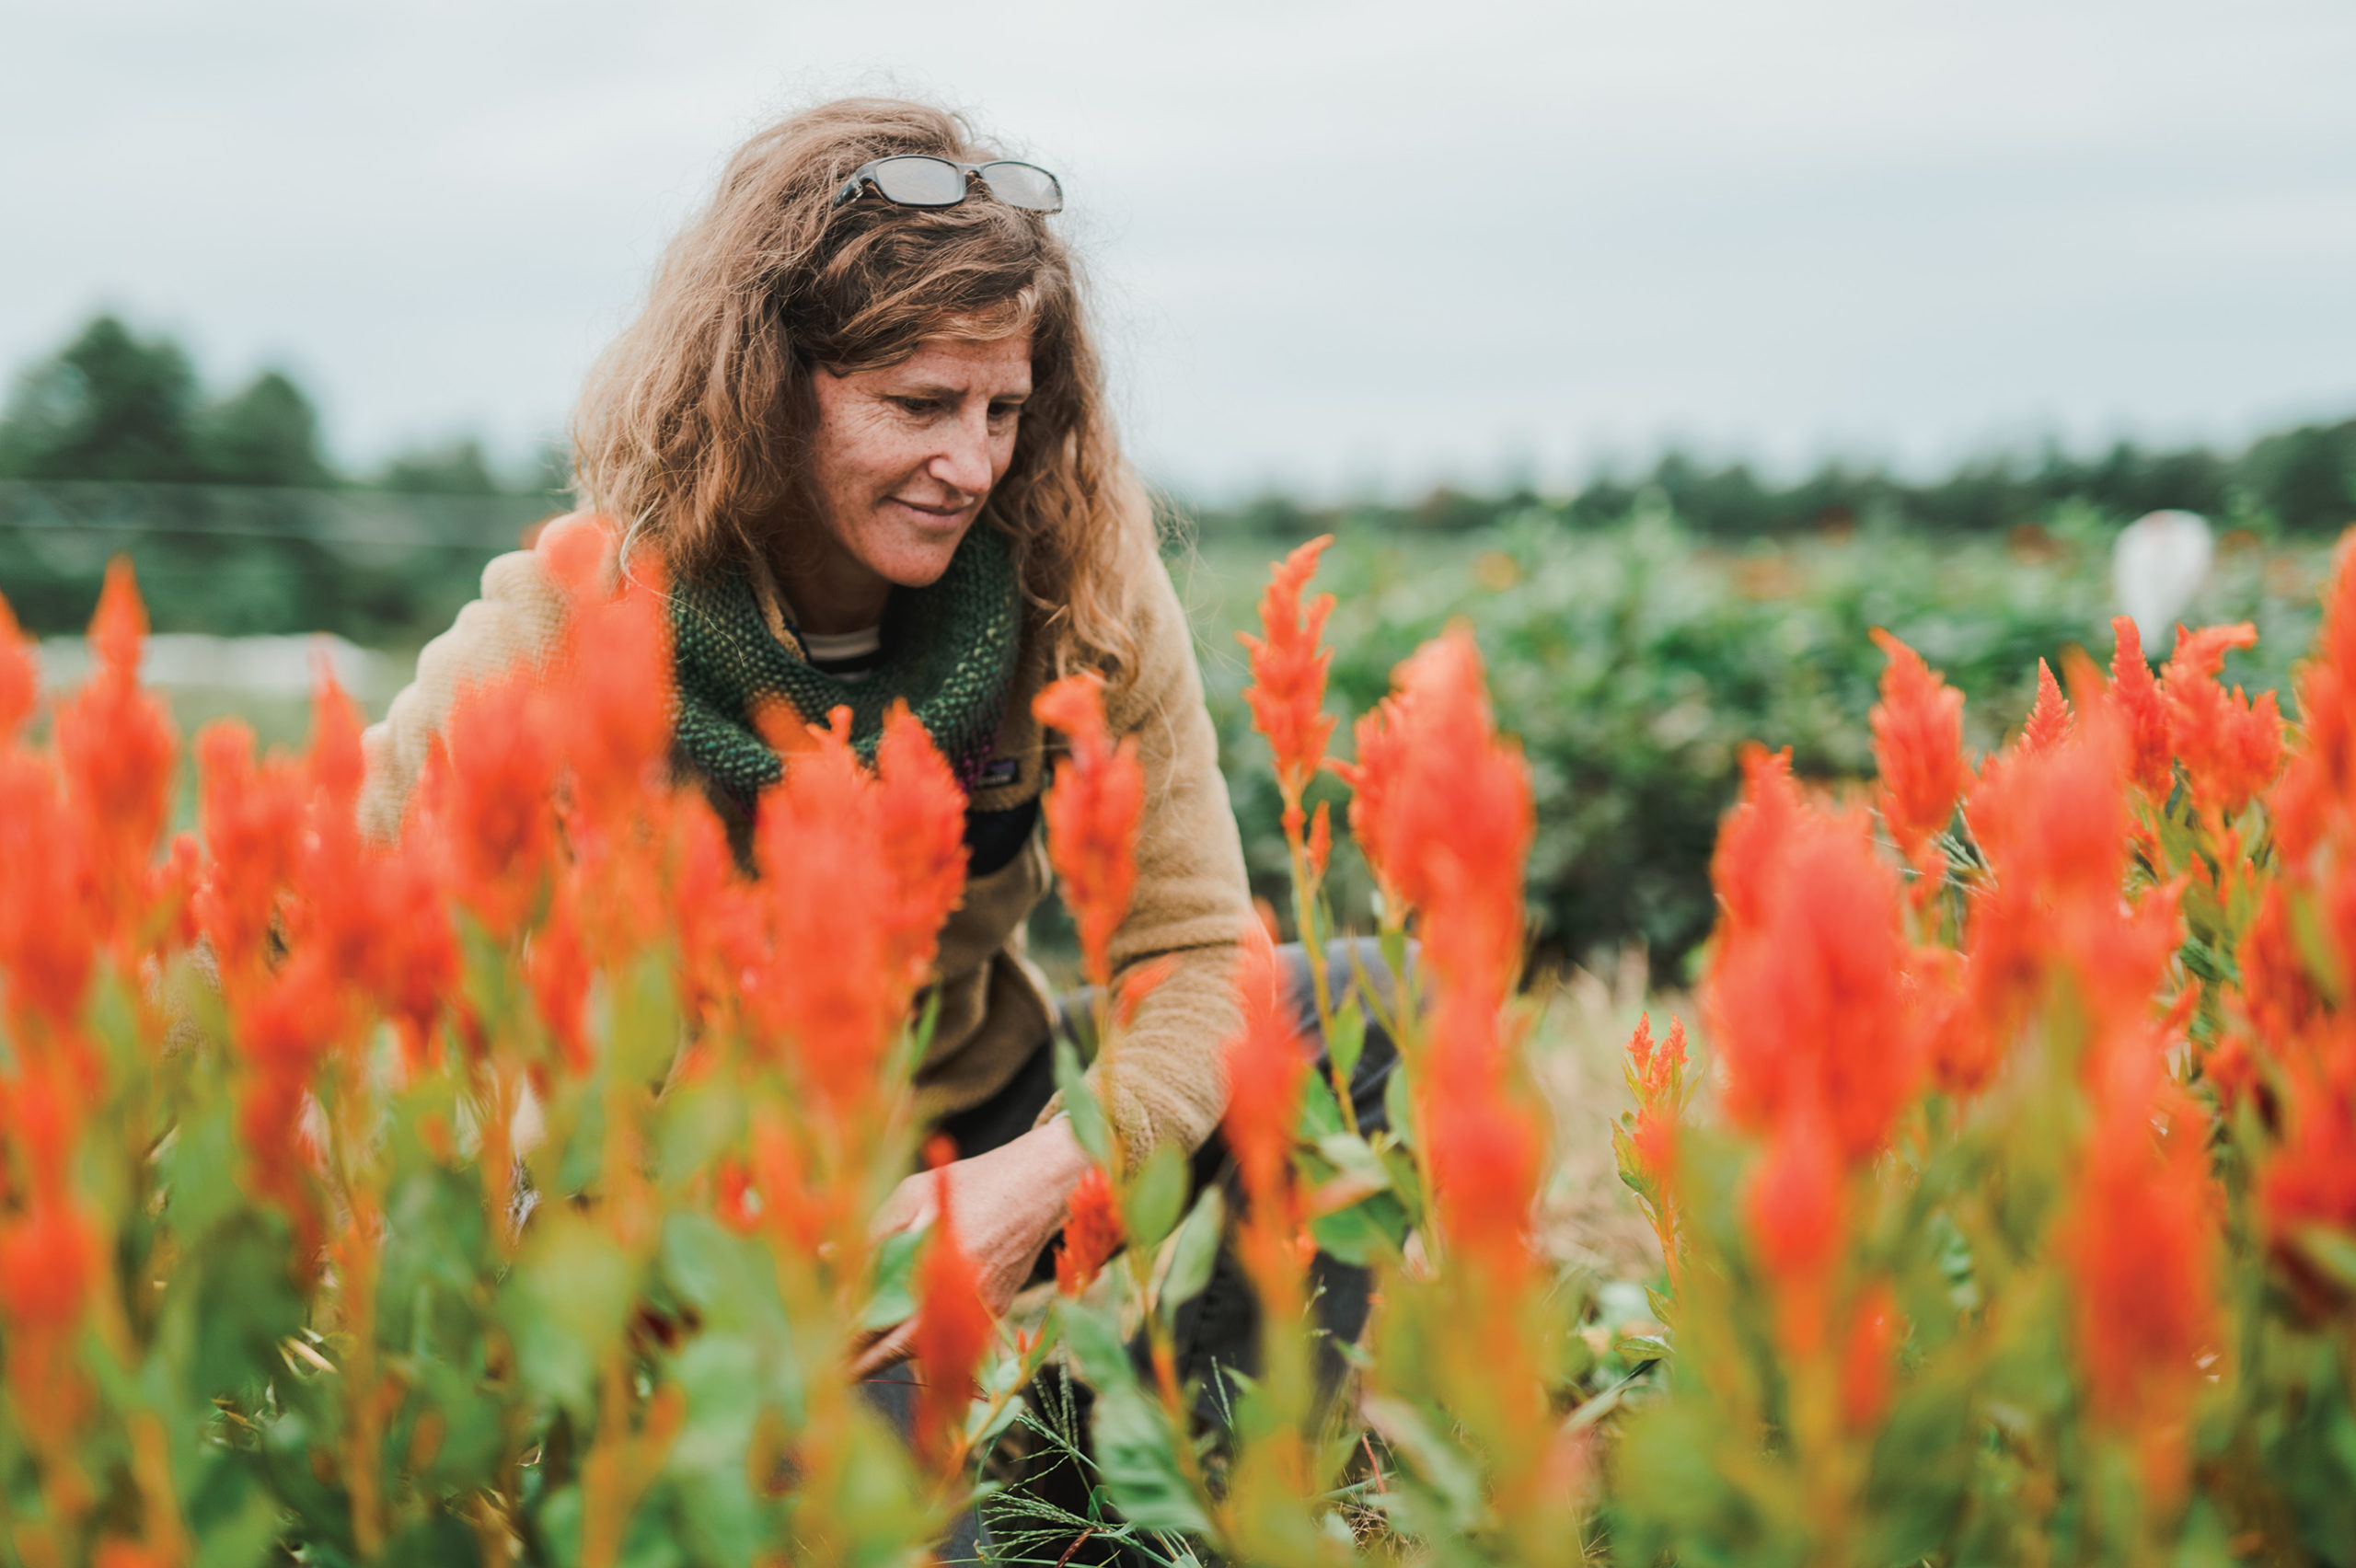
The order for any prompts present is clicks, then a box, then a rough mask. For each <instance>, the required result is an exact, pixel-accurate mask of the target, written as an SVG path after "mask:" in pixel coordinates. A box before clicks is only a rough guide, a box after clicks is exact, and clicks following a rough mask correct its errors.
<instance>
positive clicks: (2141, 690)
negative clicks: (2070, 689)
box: [2109, 616, 2175, 800]
mask: <svg viewBox="0 0 2356 1568" xmlns="http://www.w3.org/2000/svg"><path fill="white" fill-rule="evenodd" d="M2110 631H2111V636H2112V637H2113V638H2114V639H2115V640H2116V646H2115V648H2114V650H2113V651H2112V653H2111V656H2110V688H2109V697H2110V705H2111V708H2112V709H2113V710H2114V711H2116V712H2117V713H2118V715H2119V719H2120V720H2121V721H2122V722H2123V723H2124V725H2125V729H2126V735H2127V775H2128V777H2129V778H2132V779H2133V780H2134V781H2135V786H2136V788H2138V789H2140V790H2142V791H2143V792H2144V793H2145V794H2146V795H2149V796H2151V797H2152V798H2153V799H2154V800H2165V799H2166V798H2167V792H2168V781H2169V778H2170V777H2171V776H2172V774H2173V772H2174V765H2173V763H2172V761H2171V758H2173V757H2174V755H2175V752H2174V750H2173V748H2172V747H2171V745H2170V743H2169V737H2168V711H2167V702H2166V699H2165V698H2163V697H2162V696H2161V695H2160V686H2159V683H2158V682H2157V681H2155V680H2154V679H2153V678H2152V666H2151V664H2150V663H2148V662H2147V661H2146V660H2145V659H2144V657H2143V635H2142V632H2140V631H2138V630H2136V628H2135V622H2134V619H2133V617H2129V616H2117V617H2112V619H2111V623H2110Z"/></svg>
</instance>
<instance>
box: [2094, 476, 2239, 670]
mask: <svg viewBox="0 0 2356 1568" xmlns="http://www.w3.org/2000/svg"><path fill="white" fill-rule="evenodd" d="M2216 553H2217V547H2216V543H2215V541H2213V540H2212V539H2211V538H2210V536H2209V525H2208V523H2207V521H2206V520H2205V519H2203V518H2202V517H2201V516H2200V513H2193V512H2152V513H2145V514H2144V515H2142V516H2141V517H2138V518H2137V519H2135V521H2134V522H2132V523H2130V524H2129V525H2127V526H2126V527H2124V528H2122V529H2120V530H2119V542H2118V543H2117V544H2116V545H2114V546H2112V547H2111V552H2110V581H2111V587H2112V589H2113V591H2114V592H2116V593H2117V594H2118V595H2119V608H2120V609H2121V610H2123V611H2125V612H2126V614H2127V616H2128V617H2129V618H2130V619H2131V620H2133V621H2134V623H2135V629H2136V630H2137V631H2139V632H2141V633H2142V636H2143V651H2144V653H2145V654H2146V655H2147V656H2149V657H2151V658H2154V659H2161V658H2165V657H2166V656H2167V652H2168V650H2170V649H2171V648H2173V647H2175V646H2176V623H2177V617H2179V616H2181V615H2183V614H2184V610H2185V606H2186V605H2189V604H2191V603H2192V595H2193V594H2196V593H2199V592H2200V584H2201V582H2203V581H2204V580H2205V579H2206V578H2207V577H2208V575H2209V562H2210V561H2211V560H2212V559H2213V558H2214V557H2215V556H2216Z"/></svg>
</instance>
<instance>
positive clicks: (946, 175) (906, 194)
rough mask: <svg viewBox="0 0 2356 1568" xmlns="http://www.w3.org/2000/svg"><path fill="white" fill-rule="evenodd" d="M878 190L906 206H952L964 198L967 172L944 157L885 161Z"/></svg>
mask: <svg viewBox="0 0 2356 1568" xmlns="http://www.w3.org/2000/svg"><path fill="white" fill-rule="evenodd" d="M872 174H873V176H874V179H875V188H876V189H877V190H881V191H882V192H883V194H884V195H885V196H886V197H888V198H889V199H891V200H892V201H895V202H899V203H900V204H901V205H902V206H904V207H953V206H955V205H956V204H957V203H958V202H963V201H964V199H965V171H964V169H962V168H959V167H957V166H956V165H955V164H953V163H951V162H949V161H948V160H946V159H945V158H928V157H919V156H907V157H900V158H885V159H884V160H883V162H882V163H879V164H877V165H876V166H875V167H874V169H873V170H872Z"/></svg>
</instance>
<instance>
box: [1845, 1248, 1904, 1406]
mask: <svg viewBox="0 0 2356 1568" xmlns="http://www.w3.org/2000/svg"><path fill="white" fill-rule="evenodd" d="M1905 1337H1906V1336H1905V1328H1904V1325H1903V1324H1902V1323H1900V1320H1899V1316H1898V1299H1897V1296H1896V1294H1895V1293H1894V1292H1893V1291H1892V1290H1891V1289H1890V1287H1889V1282H1888V1280H1876V1281H1875V1282H1874V1283H1873V1284H1872V1285H1870V1286H1866V1287H1865V1292H1864V1294H1863V1295H1862V1296H1861V1297H1859V1299H1858V1302H1857V1307H1856V1311H1855V1312H1854V1315H1853V1316H1852V1317H1851V1318H1850V1320H1849V1343H1848V1344H1847V1345H1846V1346H1845V1347H1844V1348H1843V1349H1842V1353H1841V1420H1842V1424H1844V1425H1846V1426H1847V1427H1848V1428H1849V1430H1850V1431H1852V1432H1870V1431H1872V1430H1873V1429H1874V1428H1875V1427H1877V1426H1878V1425H1880V1424H1881V1418H1882V1416H1883V1415H1884V1414H1885V1413H1886V1412H1888V1409H1889V1394H1890V1383H1891V1381H1892V1375H1893V1373H1894V1371H1895V1368H1894V1366H1892V1363H1893V1362H1894V1361H1895V1360H1896V1358H1897V1355H1898V1347H1899V1345H1900V1343H1901V1342H1903V1340H1904V1339H1905Z"/></svg>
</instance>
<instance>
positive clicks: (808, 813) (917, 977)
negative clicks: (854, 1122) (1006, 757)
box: [743, 709, 964, 1110]
mask: <svg viewBox="0 0 2356 1568" xmlns="http://www.w3.org/2000/svg"><path fill="white" fill-rule="evenodd" d="M806 735H807V737H808V739H809V741H810V744H808V745H807V746H806V748H804V749H802V750H798V751H796V752H795V753H794V754H793V756H792V758H791V762H790V764H789V765H788V766H787V767H786V769H785V777H784V778H783V779H782V781H781V782H780V783H779V784H778V785H777V786H775V787H774V788H772V789H771V790H769V791H768V794H767V795H765V796H764V797H763V798H762V801H761V805H760V816H759V821H758V824H757V826H756V833H755V837H756V850H757V858H758V859H759V863H760V865H761V868H762V873H763V874H762V877H761V880H760V883H759V887H758V890H757V902H758V906H759V909H760V914H761V921H762V925H763V927H764V929H763V930H762V932H761V934H760V938H759V942H760V947H759V950H758V952H757V954H756V963H754V964H753V965H751V973H750V974H749V977H748V980H747V984H746V986H745V994H744V998H743V999H744V1004H745V1009H746V1010H747V1013H748V1015H749V1016H750V1018H751V1019H752V1020H753V1021H754V1022H755V1023H756V1025H757V1026H758V1029H757V1031H756V1032H757V1033H759V1034H760V1035H762V1036H764V1037H765V1038H766V1043H767V1044H768V1047H769V1048H770V1049H772V1050H774V1051H779V1052H781V1053H783V1054H784V1059H789V1060H791V1061H792V1062H794V1063H795V1064H796V1065H797V1066H798V1067H799V1068H800V1070H801V1072H802V1074H803V1078H804V1079H805V1081H807V1082H808V1083H810V1084H811V1085H812V1086H814V1088H816V1089H817V1090H819V1091H820V1092H821V1093H822V1094H823V1095H825V1096H826V1099H827V1101H829V1103H831V1104H832V1105H834V1106H835V1107H837V1110H847V1109H849V1108H850V1107H852V1106H857V1105H873V1104H875V1103H877V1102H878V1101H877V1096H878V1095H879V1094H880V1092H881V1075H882V1067H883V1055H884V1053H885V1052H886V1051H887V1050H888V1049H889V1047H890V1044H891V1042H892V1040H893V1038H894V1036H895V1034H896V1032H898V1030H899V1028H900V1026H901V1024H902V1022H903V1021H904V1020H905V1019H906V1017H907V1009H908V1006H909V1003H910V1000H911V998H912V997H914V995H915V993H916V989H917V987H918V985H919V984H920V983H921V982H922V979H923V973H922V971H923V963H924V961H926V960H929V958H930V942H931V940H933V939H934V938H935V937H936V936H937V933H938V932H939V930H940V928H941V922H942V921H944V920H946V919H947V918H948V916H949V912H950V909H951V908H952V907H953V906H954V905H955V902H956V899H957V896H958V894H959V893H960V892H962V891H963V884H962V881H958V880H950V879H946V878H943V877H941V876H940V875H937V874H933V873H934V871H935V870H937V868H933V867H931V866H930V861H929V860H927V859H926V858H925V857H923V856H919V857H918V861H919V862H921V864H920V865H916V864H915V863H910V862H905V861H903V860H901V859H898V858H897V857H895V848H894V847H893V846H890V845H887V844H886V843H885V841H884V832H885V825H886V821H885V819H886V809H885V805H884V798H885V797H886V796H887V795H889V794H891V793H892V792H893V790H895V789H896V790H915V791H918V792H922V791H927V790H935V789H938V790H941V791H944V792H945V793H944V795H943V798H942V801H941V802H937V803H936V806H935V807H933V808H925V809H923V810H918V808H917V807H916V806H915V805H914V804H913V803H912V802H910V801H907V800H901V801H899V804H898V807H897V808H896V813H895V815H896V818H897V820H901V821H904V822H905V821H907V820H910V819H911V816H912V814H913V815H914V816H917V817H922V818H923V819H924V820H928V821H930V820H932V819H933V818H934V817H936V816H937V815H938V814H939V813H940V812H941V811H942V810H947V809H950V808H949V807H948V806H947V804H946V802H947V801H954V802H955V807H954V809H956V810H959V811H961V812H962V809H963V799H964V798H963V796H962V794H960V793H959V792H958V791H957V789H956V786H955V783H954V781H953V780H949V779H947V778H946V769H945V767H944V768H940V769H937V770H928V769H925V768H922V767H918V766H916V765H915V764H914V763H913V762H907V763H906V765H905V766H901V767H895V778H896V779H897V783H896V784H895V785H889V786H887V785H884V784H880V783H879V782H878V781H877V780H876V778H874V777H873V776H872V775H871V774H869V773H868V772H867V770H866V769H865V768H864V767H861V766H860V761H859V758H858V755H857V754H856V753H855V752H853V750H852V749H851V743H850V710H849V709H837V710H836V712H835V715H834V722H833V723H832V724H831V725H830V726H829V727H828V728H826V729H823V730H821V729H818V728H817V727H815V726H812V727H810V729H809V730H808V731H807V732H806ZM921 739H922V737H921V736H920V735H917V736H910V735H908V734H907V732H905V731H903V732H901V738H900V740H899V741H898V743H897V746H896V747H895V750H896V749H898V748H899V747H906V746H909V745H912V744H918V742H919V741H921ZM923 744H925V745H927V746H929V745H930V743H929V742H924V743H923ZM904 760H905V759H904ZM936 760H937V759H936ZM901 849H903V850H906V849H907V846H902V847H901ZM912 866H913V868H914V869H919V870H922V871H923V874H922V875H921V876H920V877H919V880H918V882H917V883H915V884H911V883H910V882H907V881H906V880H904V877H903V875H902V874H901V873H903V872H905V871H907V870H911V869H912ZM846 910H865V911H868V912H870V913H869V916H868V917H866V918H860V919H847V918H845V917H844V912H845V911H846ZM918 933H921V940H919V936H918Z"/></svg>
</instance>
